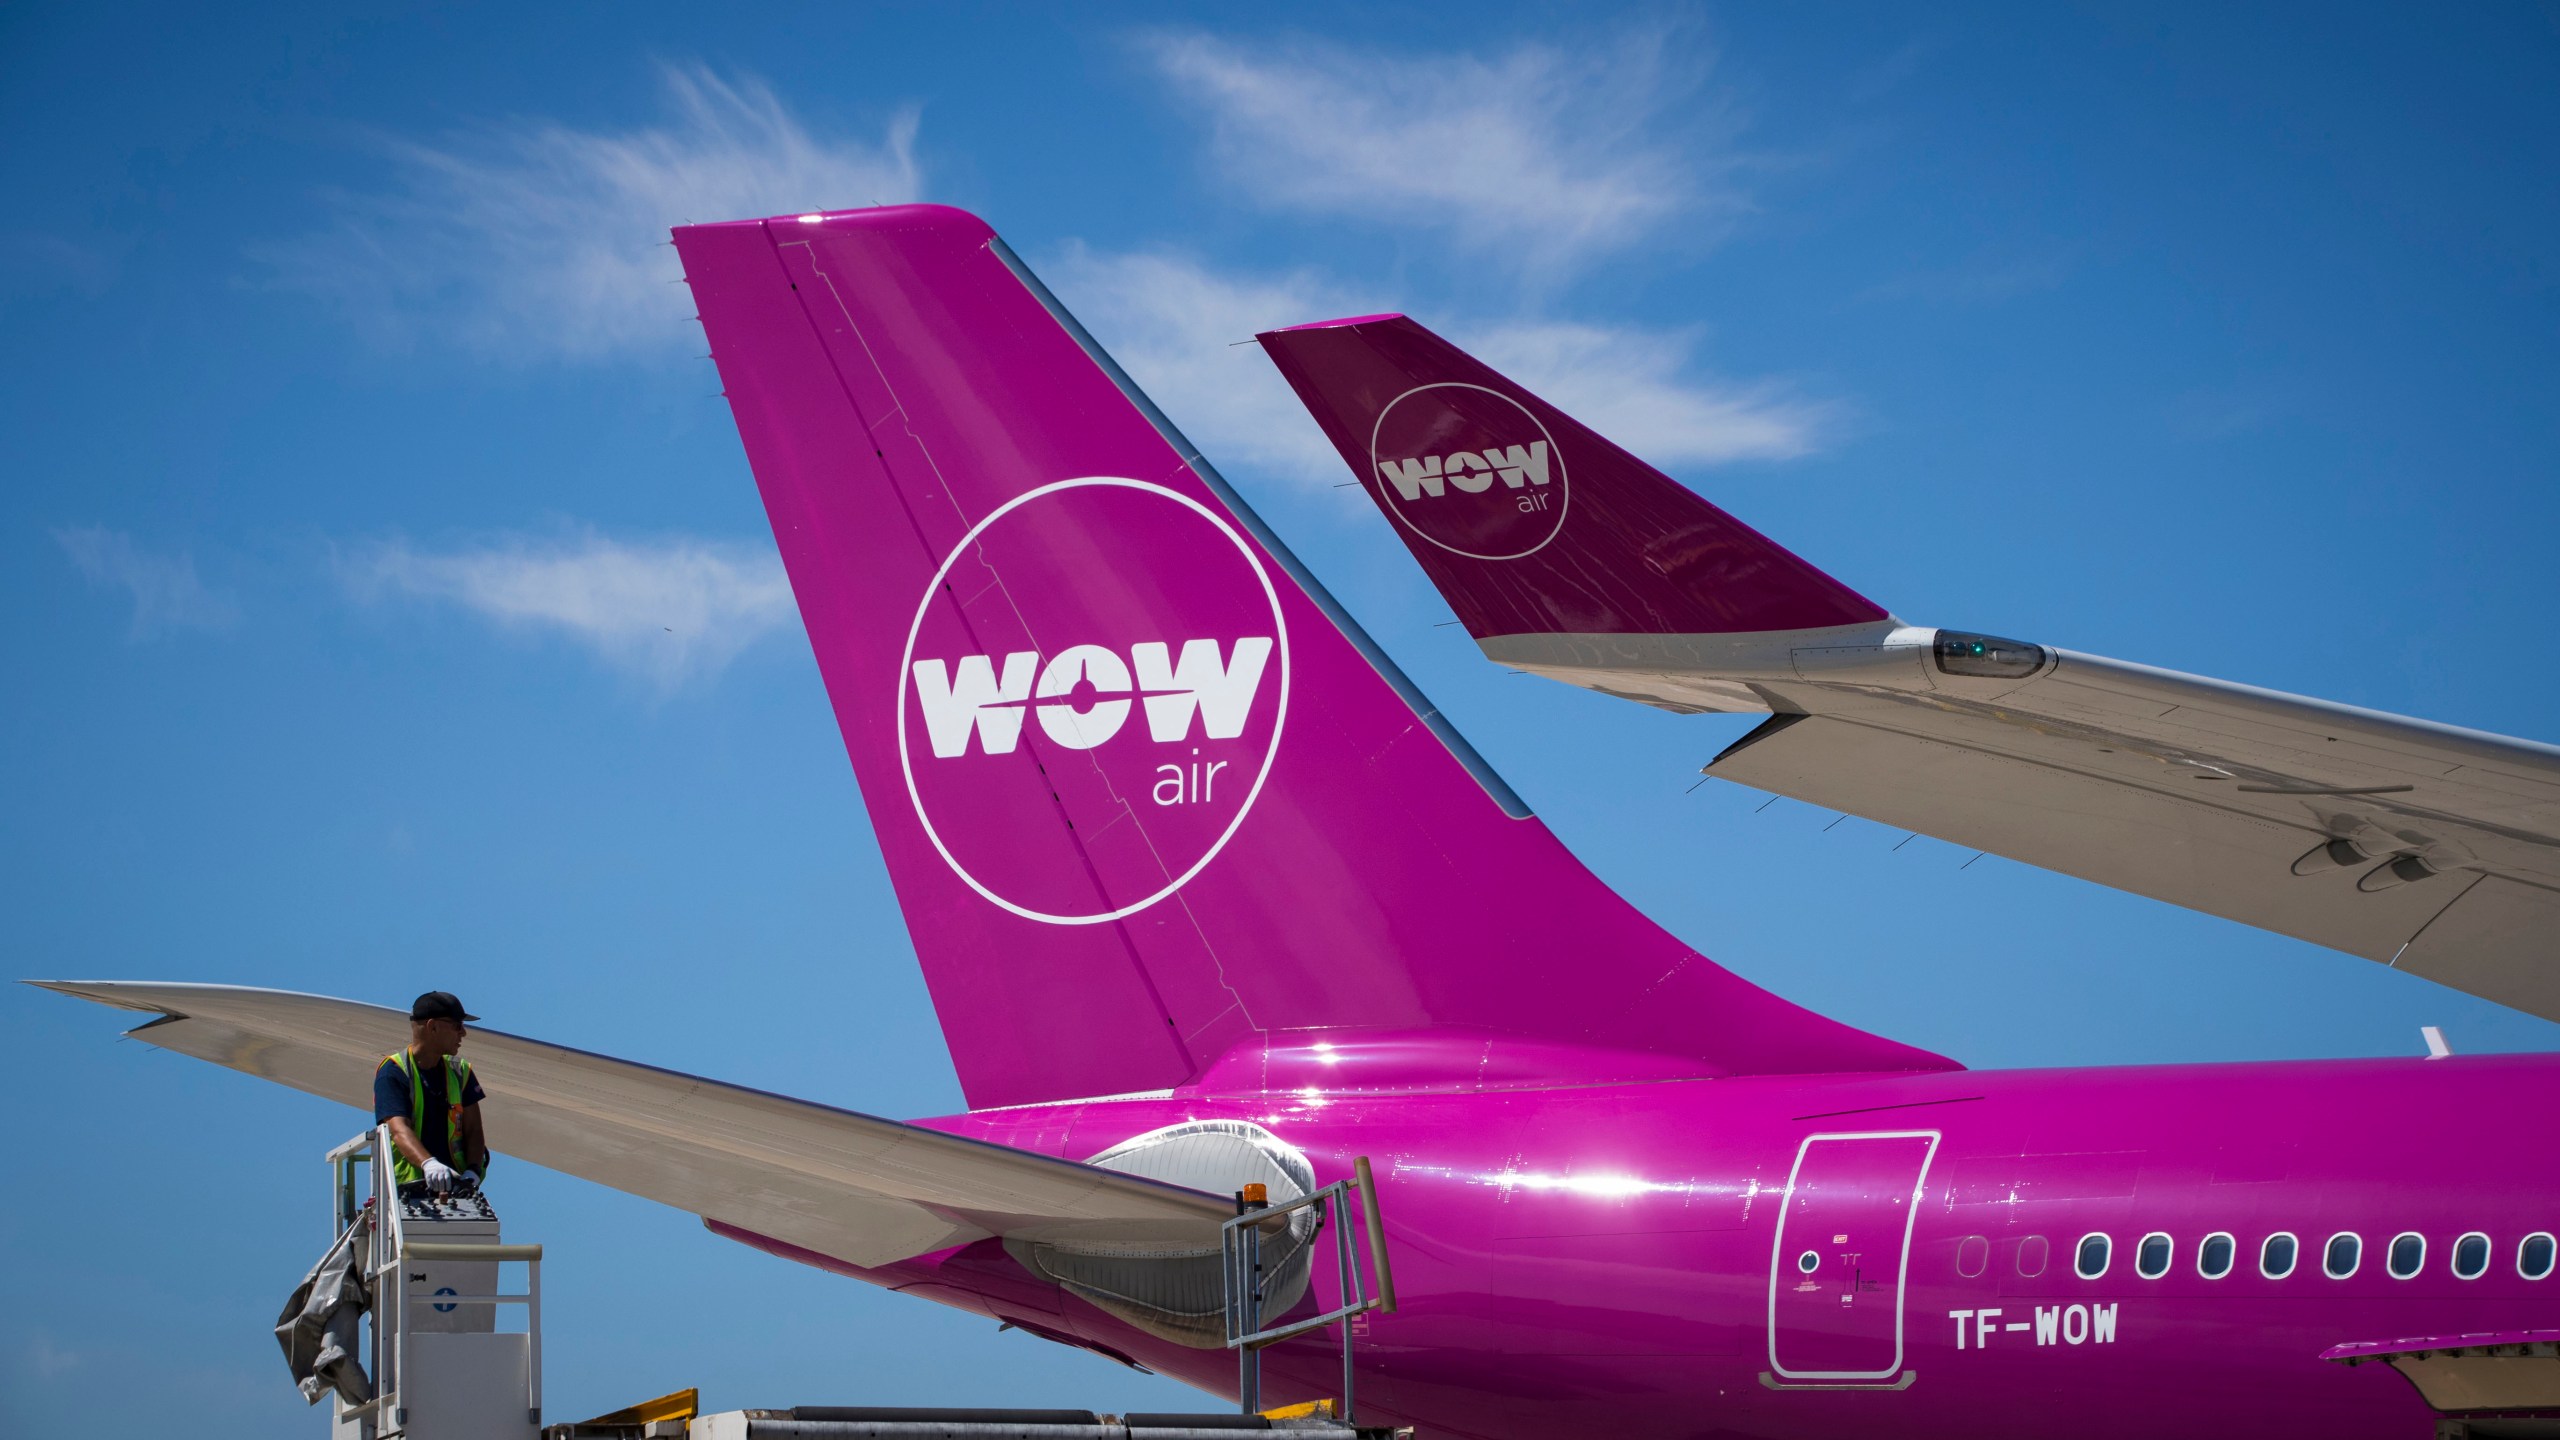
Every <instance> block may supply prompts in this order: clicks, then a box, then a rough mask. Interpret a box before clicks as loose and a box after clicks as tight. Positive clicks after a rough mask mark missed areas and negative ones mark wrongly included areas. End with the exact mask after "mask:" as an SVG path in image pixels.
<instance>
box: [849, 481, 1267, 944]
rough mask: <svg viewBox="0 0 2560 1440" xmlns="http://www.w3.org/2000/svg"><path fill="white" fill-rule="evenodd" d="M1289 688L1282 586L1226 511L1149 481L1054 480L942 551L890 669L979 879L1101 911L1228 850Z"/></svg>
mask: <svg viewBox="0 0 2560 1440" xmlns="http://www.w3.org/2000/svg"><path fill="white" fill-rule="evenodd" d="M1288 708H1289V635H1288V627H1287V626H1286V624H1285V623H1284V622H1283V621H1282V619H1281V614H1280V597H1279V593H1278V592H1277V591H1276V590H1275V589H1274V588H1273V586H1272V583H1271V577H1270V575H1269V574H1268V573H1266V572H1265V571H1264V569H1263V566H1262V560H1261V557H1260V556H1259V555H1257V554H1256V553H1255V552H1254V550H1253V547H1252V546H1250V545H1248V544H1247V543H1245V540H1244V538H1243V537H1242V536H1240V535H1238V534H1237V533H1236V532H1235V530H1234V528H1233V527H1231V526H1230V525H1229V524H1228V523H1227V520H1226V518H1225V517H1224V516H1222V515H1219V514H1217V513H1216V512H1214V511H1212V510H1210V509H1209V508H1208V507H1207V506H1204V505H1202V504H1200V503H1199V502H1197V501H1195V500H1193V499H1191V498H1190V497H1188V496H1185V495H1182V494H1179V493H1177V492H1175V491H1172V490H1168V489H1166V488H1164V487H1163V486H1160V485H1150V484H1147V483H1146V482H1144V481H1139V480H1123V479H1117V478H1111V477H1098V478H1092V479H1083V480H1061V481H1059V482H1057V483H1056V484H1054V485H1044V486H1041V487H1040V488H1039V489H1036V490H1032V491H1029V492H1027V493H1025V494H1022V495H1019V496H1016V497H1015V498H1014V499H1013V500H1011V501H1009V502H1007V503H1006V504H1005V505H1004V506H1002V507H1001V508H999V509H998V510H996V511H995V513H993V514H991V515H989V516H987V517H986V518H985V519H983V520H981V521H979V522H978V523H977V524H976V525H975V526H973V527H971V529H970V531H969V533H968V534H967V535H965V536H963V537H961V540H960V543H959V544H958V545H956V546H954V547H953V548H952V551H951V554H950V557H949V558H947V559H945V560H944V561H943V562H942V568H941V569H939V570H937V571H935V572H934V576H933V583H932V584H931V585H930V586H928V587H927V589H926V591H925V596H924V600H923V603H922V604H920V605H919V606H918V607H917V609H916V618H915V624H914V625H913V626H912V627H911V628H910V629H909V631H908V633H907V649H906V654H905V657H904V658H903V660H902V661H901V663H900V665H899V668H898V759H899V763H900V765H901V767H902V768H903V770H904V771H905V774H906V781H907V796H908V798H909V799H910V800H912V801H913V802H914V804H915V810H916V818H917V819H918V820H920V821H922V822H923V823H924V830H925V835H926V838H927V839H929V840H930V841H931V842H932V844H933V847H934V849H935V850H936V851H938V852H939V853H940V854H941V856H942V858H943V860H944V862H945V863H947V864H948V865H950V867H951V869H952V872H953V873H954V874H956V875H958V876H959V877H960V879H961V880H963V881H964V882H966V883H967V884H968V886H969V888H971V889H973V890H975V891H977V892H978V894H980V895H982V896H984V897H986V899H988V900H989V901H991V902H993V903H994V904H997V905H1000V906H1002V907H1003V908H1005V909H1007V910H1010V911H1012V912H1013V913H1014V914H1016V915H1020V916H1022V917H1024V918H1025V919H1030V920H1039V921H1044V922H1046V923H1049V924H1054V925H1090V924H1096V923H1099V922H1102V921H1107V920H1117V919H1120V918H1121V917H1123V916H1127V915H1132V914H1135V913H1137V912H1138V911H1141V910H1144V909H1146V908H1147V907H1148V906H1150V905H1153V904H1155V903H1156V902H1157V901H1159V900H1162V899H1164V898H1165V897H1166V896H1168V895H1171V894H1173V893H1174V892H1175V891H1176V890H1179V889H1181V888H1182V887H1183V885H1185V884H1186V883H1188V882H1189V881H1190V880H1191V878H1192V877H1193V876H1195V875H1198V874H1199V873H1200V872H1201V871H1202V870H1203V869H1205V868H1207V866H1208V864H1209V862H1210V861H1212V860H1214V859H1216V858H1217V854H1218V852H1219V850H1221V849H1222V848H1224V847H1225V845H1226V843H1227V841H1228V840H1229V839H1230V838H1232V837H1233V836H1234V835H1235V832H1236V829H1237V827H1238V826H1240V825H1242V824H1243V823H1244V818H1245V815H1246V813H1247V812H1248V811H1250V810H1251V809H1252V808H1253V802H1254V800H1255V799H1256V798H1257V797H1258V796H1259V795H1260V794H1261V793H1262V785H1263V781H1264V780H1265V779H1266V778H1268V777H1269V775H1270V773H1271V761H1272V758H1273V756H1274V755H1275V754H1276V753H1277V752H1278V748H1279V743H1280V729H1281V723H1282V721H1283V720H1284V719H1285V718H1286V715H1287V712H1288Z"/></svg>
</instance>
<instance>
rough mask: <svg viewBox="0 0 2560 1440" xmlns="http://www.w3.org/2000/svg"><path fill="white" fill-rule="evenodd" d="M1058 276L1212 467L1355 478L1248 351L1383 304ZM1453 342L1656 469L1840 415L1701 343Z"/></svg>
mask: <svg viewBox="0 0 2560 1440" xmlns="http://www.w3.org/2000/svg"><path fill="white" fill-rule="evenodd" d="M1044 268H1045V270H1046V271H1047V272H1048V273H1047V274H1046V276H1045V278H1047V279H1048V280H1049V282H1050V284H1051V286H1052V288H1054V289H1055V290H1056V291H1057V292H1058V295H1059V298H1060V299H1062V300H1064V301H1065V302H1066V305H1067V308H1068V309H1070V310H1072V311H1074V312H1075V314H1076V315H1077V317H1078V318H1079V319H1081V320H1083V321H1084V322H1085V324H1086V325H1087V326H1088V327H1089V328H1090V329H1091V330H1092V331H1093V332H1094V335H1095V337H1096V338H1097V339H1099V340H1101V342H1102V343H1103V346H1104V348H1106V349H1108V350H1110V352H1111V353H1112V355H1113V357H1114V358H1116V359H1118V360H1119V361H1120V363H1121V364H1122V366H1124V367H1125V368H1126V369H1127V370H1128V371H1129V374H1130V376H1131V377H1132V378H1134V379H1135V380H1136V381H1137V382H1138V384H1139V385H1140V387H1141V388H1143V389H1145V390H1146V392H1147V393H1148V394H1149V395H1150V396H1151V397H1153V398H1154V400H1155V402H1156V403H1157V404H1158V405H1160V406H1162V407H1163V408H1164V411H1165V413H1166V414H1167V415H1169V416H1171V417H1172V418H1173V422H1174V423H1175V424H1176V425H1179V426H1181V427H1182V429H1183V431H1184V433H1186V434H1188V435H1189V436H1190V437H1191V439H1192V440H1193V442H1195V443H1196V444H1198V445H1199V446H1200V448H1201V449H1202V451H1203V452H1205V453H1206V454H1207V455H1208V457H1209V459H1210V460H1211V462H1212V463H1215V464H1219V465H1232V466H1236V467H1239V468H1241V467H1246V466H1259V467H1262V468H1265V469H1268V470H1272V471H1275V472H1277V473H1281V474H1286V475H1289V476H1292V477H1295V478H1299V479H1305V480H1310V481H1320V482H1323V483H1328V484H1330V483H1333V482H1337V481H1339V480H1341V479H1342V478H1343V476H1342V473H1341V469H1342V460H1341V457H1340V456H1339V455H1337V454H1336V453H1335V452H1334V449H1333V447H1332V445H1331V444H1330V443H1329V442H1328V441H1326V440H1325V438H1324V436H1323V434H1322V433H1321V432H1320V431H1318V430H1317V428H1316V424H1315V422H1314V421H1313V420H1311V419H1309V418H1308V416H1307V413H1306V409H1305V407H1304V406H1302V405H1301V404H1300V403H1299V402H1298V398H1297V396H1296V394H1295V393H1293V392H1292V391H1291V390H1290V389H1289V386H1288V383H1287V382H1286V381H1284V380H1282V379H1281V378H1280V375H1279V372H1278V371H1277V370H1275V369H1274V368H1273V367H1272V364H1271V361H1270V360H1269V358H1268V357H1266V356H1265V355H1263V353H1262V351H1261V347H1259V346H1256V345H1251V344H1246V345H1241V346H1239V345H1237V344H1236V343H1235V342H1237V341H1239V340H1245V341H1249V340H1251V339H1252V337H1253V335H1254V333H1255V332H1256V331H1259V330H1268V329H1271V328H1272V327H1274V326H1277V325H1291V324H1297V323H1299V322H1301V321H1307V320H1320V319H1330V318H1334V317H1338V316H1344V315H1358V314H1362V313H1366V312H1369V311H1374V310H1377V309H1380V308H1383V307H1381V306H1380V305H1378V304H1376V303H1375V302H1374V300H1373V299H1371V298H1370V297H1363V296H1361V295H1358V294H1356V293H1354V292H1350V291H1348V290H1345V289H1344V288H1342V287H1339V286H1336V285H1334V284H1332V283H1331V282H1329V281H1327V280H1325V279H1323V278H1322V277H1320V276H1317V275H1314V274H1311V273H1308V272H1295V273H1291V274H1286V275H1237V274H1228V273H1222V272H1219V271H1216V270H1213V269H1211V268H1209V267H1208V266H1206V265H1203V264H1201V263H1200V262H1198V261H1196V260H1192V259H1188V258H1185V257H1181V256H1175V255H1167V254H1141V255H1106V254H1100V253H1097V252H1094V251H1092V250H1088V249H1084V248H1081V247H1076V248H1070V249H1069V250H1067V251H1066V252H1065V253H1064V254H1063V255H1062V256H1061V257H1060V258H1059V259H1058V260H1056V261H1053V262H1051V263H1050V264H1049V265H1048V266H1046V267H1044ZM1434 328H1439V327H1434ZM1442 333H1444V334H1446V335H1448V336H1449V338H1450V339H1451V340H1452V341H1454V342H1455V343H1456V344H1458V345H1459V346H1461V347H1462V348H1464V349H1466V350H1467V351H1468V352H1470V353H1471V354H1473V355H1475V356H1476V357H1477V358H1478V359H1480V360H1482V361H1484V362H1485V363H1486V364H1488V365H1491V366H1493V367H1494V368H1495V369H1497V370H1500V371H1502V372H1503V373H1504V374H1506V375H1508V376H1510V377H1511V378H1512V379H1514V380H1516V381H1518V382H1519V383H1520V384H1522V385H1524V386H1526V387H1528V388H1529V389H1530V390H1532V391H1534V392H1535V393H1537V394H1538V395H1539V396H1541V397H1543V398H1544V399H1546V400H1548V401H1550V402H1552V403H1553V404H1555V405H1556V406H1557V407H1558V408H1560V409H1562V410H1564V411H1565V412H1566V413H1567V414H1569V415H1572V416H1573V417H1574V418H1575V419H1577V420H1580V421H1581V422H1582V423H1584V424H1586V425H1589V426H1590V427H1591V428H1592V429H1594V430H1597V431H1599V432H1600V433H1601V434H1603V435H1606V436H1607V437H1609V438H1610V439H1611V440H1614V441H1616V442H1617V443H1618V444H1620V445H1622V446H1624V447H1626V449H1628V450H1629V451H1631V452H1633V453H1634V454H1635V455H1637V456H1639V457H1640V458H1642V459H1644V460H1646V461H1648V462H1650V463H1652V464H1655V465H1663V466H1670V465H1682V464H1707V465H1712V464H1721V463H1724V462H1728V461H1734V460H1751V459H1779V458H1785V457H1787V456H1793V455H1801V454H1804V453H1806V452H1807V451H1809V450H1811V449H1813V448H1814V447H1815V445H1816V443H1817V442H1818V440H1819V439H1820V436H1821V433H1822V430H1823V427H1824V425H1825V423H1826V422H1827V421H1828V419H1829V418H1830V416H1831V413H1832V407H1830V406H1828V405H1825V404H1823V403H1821V402H1817V401H1810V400H1805V399H1802V398H1798V397H1796V396H1794V395H1792V394H1791V393H1789V391H1788V390H1787V389H1786V388H1785V387H1784V386H1781V385H1778V384H1775V383H1772V382H1760V383H1754V384H1731V383H1727V382H1723V381H1718V380H1714V379H1710V378H1704V377H1701V376H1698V375H1696V374H1694V373H1693V363H1692V352H1693V351H1694V349H1695V343H1696V341H1695V336H1694V335H1692V334H1689V333H1683V332H1678V331H1660V330H1644V329H1637V328H1633V327H1626V326H1608V325H1598V324H1590V323H1566V322H1543V321H1512V322H1504V323H1492V324H1465V323H1460V324H1456V325H1452V326H1450V327H1449V328H1448V329H1446V330H1443V331H1442Z"/></svg>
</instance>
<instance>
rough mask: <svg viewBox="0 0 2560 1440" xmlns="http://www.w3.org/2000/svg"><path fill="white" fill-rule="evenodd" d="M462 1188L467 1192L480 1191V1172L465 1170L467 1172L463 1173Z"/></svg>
mask: <svg viewBox="0 0 2560 1440" xmlns="http://www.w3.org/2000/svg"><path fill="white" fill-rule="evenodd" d="M462 1188H463V1189H465V1190H477V1189H479V1188H480V1172H479V1171H477V1170H465V1171H463V1172H462Z"/></svg>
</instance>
